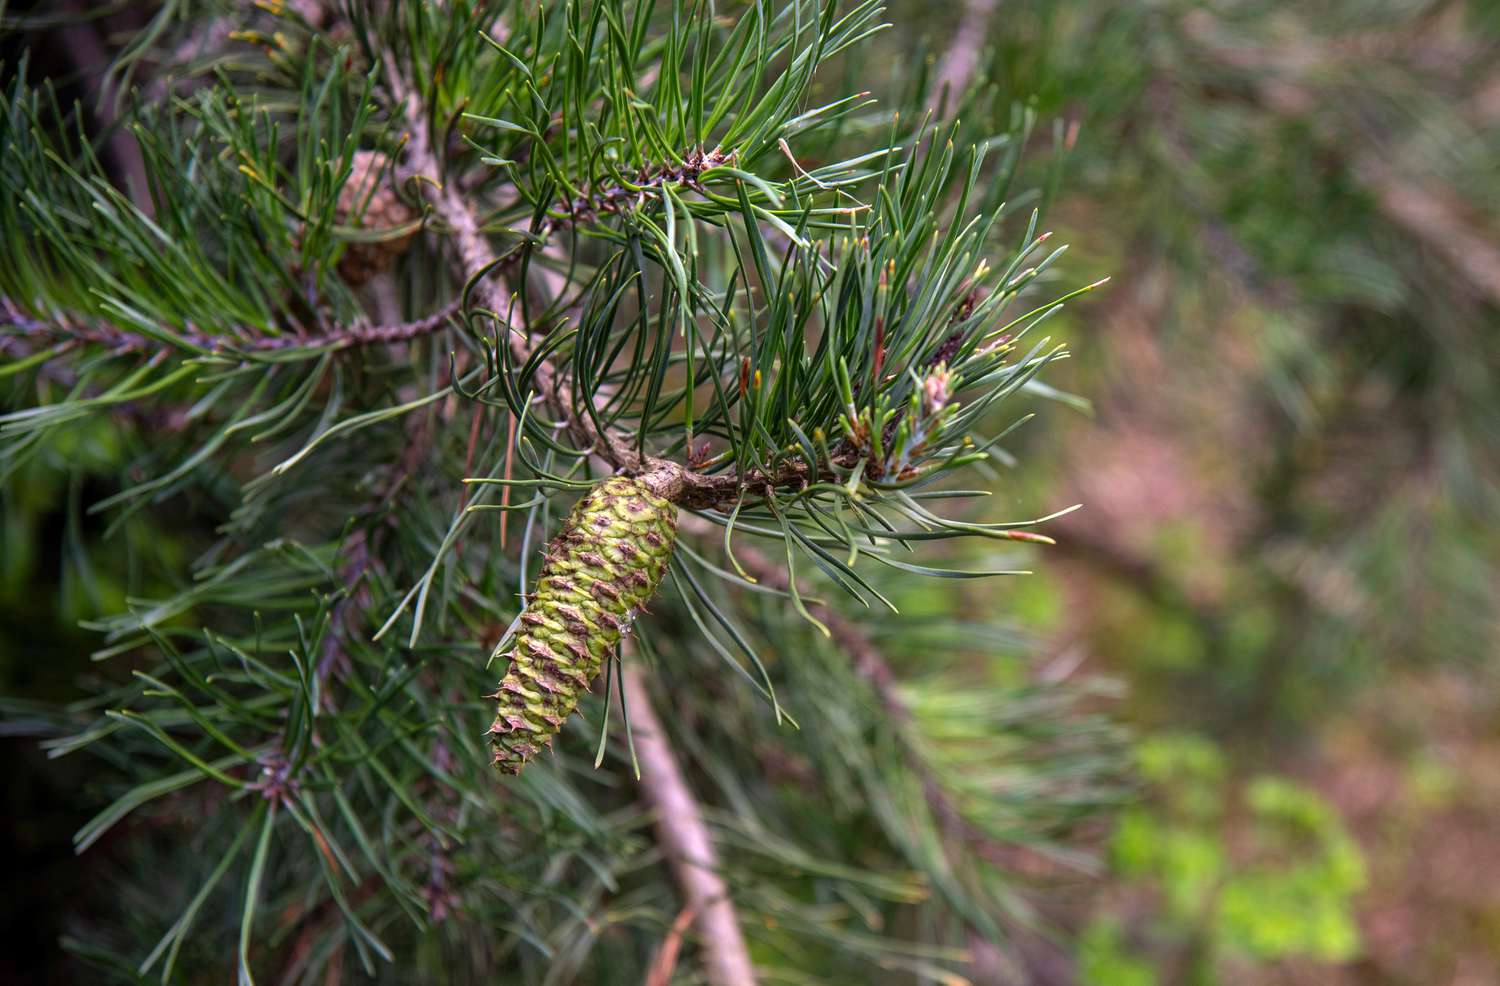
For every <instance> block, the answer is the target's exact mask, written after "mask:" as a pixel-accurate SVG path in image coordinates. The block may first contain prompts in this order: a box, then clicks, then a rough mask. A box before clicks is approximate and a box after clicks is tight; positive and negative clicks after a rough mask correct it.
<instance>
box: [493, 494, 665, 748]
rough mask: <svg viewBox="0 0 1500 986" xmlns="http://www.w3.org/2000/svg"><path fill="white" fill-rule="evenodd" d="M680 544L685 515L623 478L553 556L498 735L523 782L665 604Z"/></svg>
mask: <svg viewBox="0 0 1500 986" xmlns="http://www.w3.org/2000/svg"><path fill="white" fill-rule="evenodd" d="M676 538H677V508H676V506H675V505H673V504H672V503H670V502H668V501H667V500H664V499H662V498H660V497H658V496H656V495H655V494H653V493H652V492H651V491H650V490H648V489H647V488H646V487H645V486H643V485H642V484H641V483H639V482H638V481H636V480H633V479H629V478H626V477H623V476H616V477H613V478H611V479H607V480H605V481H603V482H602V483H600V484H599V485H598V486H596V487H594V489H592V490H591V491H589V493H588V494H587V495H586V496H585V497H584V498H583V499H582V500H580V501H579V502H578V505H577V506H575V507H574V508H573V512H572V513H571V514H569V516H568V519H567V521H566V522H565V523H564V525H563V529H562V532H561V533H559V534H558V536H557V537H556V538H555V539H553V541H552V543H551V544H550V545H549V546H548V548H547V556H546V557H547V561H546V564H545V565H544V566H543V569H542V573H541V576H540V577H539V578H538V580H537V586H536V592H535V593H534V595H533V597H532V601H531V604H530V606H528V608H527V610H526V612H525V613H524V614H523V615H522V617H521V630H520V631H519V632H518V633H517V635H516V638H515V643H514V646H513V647H512V648H511V651H510V655H509V657H510V667H509V669H508V670H507V672H506V675H505V679H504V680H503V681H502V682H501V683H500V688H499V689H498V691H496V693H495V695H496V701H497V703H498V709H497V711H496V715H495V722H494V724H493V725H492V726H491V727H490V734H491V737H492V739H493V741H494V746H495V764H496V765H497V766H499V767H500V768H501V769H502V770H505V771H507V772H510V773H518V772H519V771H520V770H521V768H522V767H523V766H525V764H526V762H527V761H528V760H530V759H531V758H532V757H534V756H535V755H536V754H537V753H539V752H541V750H543V749H545V748H546V747H547V746H549V745H551V742H552V738H553V737H554V736H555V735H556V734H557V731H558V730H559V729H560V728H561V727H562V724H563V722H564V721H565V720H566V719H567V717H568V716H569V715H571V714H572V712H573V710H574V709H575V708H576V707H577V705H578V701H579V699H580V698H581V697H582V696H583V694H584V692H586V691H587V690H588V688H589V686H590V685H591V683H592V682H593V680H594V678H595V677H596V676H597V675H598V673H599V670H600V669H601V668H602V667H603V666H604V661H605V659H606V658H607V657H608V656H609V653H610V651H611V650H612V649H613V648H614V646H615V644H616V643H617V642H618V641H619V639H620V636H621V634H622V633H623V632H624V631H625V629H626V628H627V627H629V626H630V623H631V621H632V620H633V619H634V617H635V614H636V613H637V612H638V611H639V610H640V609H641V608H642V607H643V606H644V605H645V603H646V602H647V600H649V599H650V598H651V596H652V595H654V594H655V592H656V588H657V586H658V585H659V584H660V582H661V579H662V576H663V575H665V574H666V570H667V565H668V563H669V562H670V561H671V557H672V549H673V546H674V545H675V544H676Z"/></svg>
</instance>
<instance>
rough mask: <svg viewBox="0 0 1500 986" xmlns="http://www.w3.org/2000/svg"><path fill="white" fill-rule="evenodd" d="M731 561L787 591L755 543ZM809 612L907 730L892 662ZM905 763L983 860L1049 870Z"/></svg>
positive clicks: (856, 629) (698, 525)
mask: <svg viewBox="0 0 1500 986" xmlns="http://www.w3.org/2000/svg"><path fill="white" fill-rule="evenodd" d="M681 524H682V529H683V530H684V531H686V532H692V533H696V534H699V535H709V534H711V533H712V527H711V526H710V525H709V524H708V523H706V522H705V521H703V520H700V519H699V518H697V517H684V518H683V519H682V522H681ZM734 557H735V559H736V560H737V561H738V562H739V564H740V566H741V567H742V568H743V569H744V570H745V572H746V573H748V574H749V575H750V576H751V577H753V578H754V579H755V581H756V582H757V583H758V584H759V585H761V586H763V587H765V588H767V589H774V590H777V591H780V592H787V591H790V589H791V586H792V580H791V578H790V577H789V576H788V573H787V570H786V567H785V566H784V565H779V564H777V563H776V562H774V561H772V560H771V559H770V558H769V557H767V556H766V555H764V554H762V553H761V552H760V551H759V550H758V549H757V548H755V547H754V546H753V545H748V544H737V545H736V546H735V549H734ZM806 605H807V608H808V611H809V612H810V613H811V614H812V615H813V616H814V617H815V618H816V619H817V620H818V621H819V622H821V623H822V624H823V625H825V626H826V627H828V631H829V635H830V637H831V638H832V639H833V640H836V641H838V643H839V646H840V648H841V649H843V650H844V651H845V652H846V653H847V654H848V655H849V659H850V661H849V666H850V668H851V669H852V670H853V671H854V673H855V674H856V675H858V676H859V677H860V678H862V679H864V681H865V683H866V684H868V685H869V686H870V689H871V691H873V692H874V693H875V696H876V698H878V699H879V701H880V705H881V708H882V710H883V711H884V712H885V714H886V716H887V717H888V718H889V719H890V720H891V721H892V722H893V723H894V724H895V725H896V727H897V728H898V729H906V728H909V725H910V723H911V720H912V718H913V715H912V710H911V707H910V706H909V705H908V704H907V702H906V699H905V698H904V697H903V696H902V694H901V682H900V679H899V678H898V677H897V675H896V672H895V670H894V669H893V668H892V667H891V665H890V662H888V661H887V660H886V659H885V655H884V654H882V653H881V652H880V648H879V647H878V646H877V645H876V644H875V642H874V641H873V640H871V639H870V636H869V634H867V633H865V631H864V630H863V629H862V628H861V627H860V625H859V624H858V623H856V622H855V621H854V620H852V619H850V618H849V617H847V616H845V615H844V614H843V613H842V612H840V611H839V610H837V609H834V608H833V607H831V606H828V605H827V604H825V603H819V602H811V601H809V602H807V604H806ZM907 753H908V756H907V764H908V766H909V767H910V768H911V769H912V771H913V772H915V773H916V775H917V776H918V778H919V779H920V780H921V783H922V791H923V794H925V795H926V797H927V799H928V805H929V807H930V808H931V810H932V814H933V817H934V818H936V819H937V820H938V822H939V824H940V825H941V826H942V828H943V829H944V831H945V832H946V833H947V834H948V835H950V836H954V837H956V838H958V839H959V840H960V841H961V842H963V843H964V844H965V845H967V847H968V848H969V849H970V850H972V851H973V852H975V853H976V854H977V855H979V856H980V857H982V858H983V859H985V860H986V861H988V862H990V863H992V864H994V865H996V866H1001V867H1005V868H1009V869H1023V870H1027V871H1031V872H1037V871H1046V870H1051V869H1053V868H1054V867H1055V861H1054V860H1052V859H1050V858H1048V857H1045V856H1041V855H1038V854H1035V853H1032V852H1030V851H1029V850H1027V849H1026V847H1024V846H1019V845H1015V844H1011V843H1004V842H1000V841H998V840H995V839H993V838H991V837H990V836H988V835H987V834H985V833H984V832H983V831H981V830H980V829H979V828H978V827H976V826H975V825H974V824H973V823H971V822H970V821H968V819H967V818H965V817H964V813H963V810H962V808H960V807H959V805H958V804H957V803H956V802H955V801H954V799H953V798H952V796H951V795H950V794H949V793H948V791H947V790H946V789H945V787H944V785H943V782H942V780H941V779H940V778H939V777H938V776H937V775H936V774H935V773H934V772H933V771H932V768H931V765H929V764H928V763H926V762H925V761H924V760H922V759H921V758H920V757H918V756H916V755H915V753H914V752H913V751H912V750H911V748H910V747H909V746H908V747H907Z"/></svg>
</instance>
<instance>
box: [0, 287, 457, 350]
mask: <svg viewBox="0 0 1500 986" xmlns="http://www.w3.org/2000/svg"><path fill="white" fill-rule="evenodd" d="M460 307H461V305H460V302H458V301H456V300H455V301H452V302H450V303H448V304H446V305H444V306H443V307H442V308H440V309H438V310H437V311H435V312H433V313H432V314H430V315H424V316H423V317H421V318H419V319H414V320H412V321H410V322H396V323H392V324H389V325H342V326H337V327H335V328H332V329H329V330H327V331H326V332H321V333H318V334H317V335H311V336H305V335H290V334H288V335H278V336H263V335H257V336H249V337H247V338H241V337H238V336H231V335H208V334H207V333H204V332H201V331H199V330H197V329H195V328H193V327H191V326H189V327H188V330H187V331H186V332H184V333H181V338H182V340H183V342H185V343H186V344H187V345H188V346H189V347H191V348H193V349H197V350H202V351H204V352H209V353H215V354H224V355H233V354H234V353H265V352H276V351H278V350H289V349H350V348H358V347H362V346H382V345H394V344H397V343H402V342H411V341H412V340H413V339H417V338H420V337H422V336H425V335H431V334H432V333H434V332H436V331H438V330H439V329H441V328H442V327H443V326H444V325H446V324H447V323H448V320H449V319H451V318H453V317H454V316H455V315H457V314H458V313H459V310H460ZM3 329H20V330H21V332H22V333H23V337H24V338H25V339H27V340H28V341H29V342H33V343H35V345H34V347H33V348H32V349H31V350H30V352H28V353H20V354H11V355H30V353H34V352H37V351H39V350H40V349H42V348H45V347H47V346H64V347H68V348H71V347H72V346H75V345H79V344H87V345H95V346H102V347H104V348H105V349H107V350H109V351H110V352H112V353H114V354H116V355H127V354H130V353H141V352H146V351H148V350H150V351H156V349H157V347H158V343H157V342H156V341H155V340H154V339H150V338H147V337H145V336H142V335H139V334H138V333H135V332H130V331H127V330H125V329H122V328H120V327H119V326H117V325H113V324H111V323H109V322H84V321H79V320H76V319H72V318H68V317H66V316H62V315H59V316H54V317H52V318H36V317H34V316H31V315H28V314H26V312H25V311H23V310H22V309H21V307H20V306H19V305H17V304H16V303H15V302H14V301H13V300H11V299H10V298H4V297H0V330H3Z"/></svg>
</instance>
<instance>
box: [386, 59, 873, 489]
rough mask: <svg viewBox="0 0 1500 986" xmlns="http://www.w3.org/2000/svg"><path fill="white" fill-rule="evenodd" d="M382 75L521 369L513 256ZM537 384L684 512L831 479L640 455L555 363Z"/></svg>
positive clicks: (524, 344)
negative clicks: (602, 425)
mask: <svg viewBox="0 0 1500 986" xmlns="http://www.w3.org/2000/svg"><path fill="white" fill-rule="evenodd" d="M384 77H385V83H386V86H387V88H388V90H389V93H390V96H391V100H392V102H393V104H394V105H396V106H399V107H401V108H402V112H403V113H404V114H405V117H406V122H407V128H408V139H407V143H406V151H405V156H406V160H405V163H404V165H403V171H404V174H405V176H406V177H407V178H409V179H410V178H418V177H424V178H426V179H428V181H426V182H423V184H427V185H430V186H434V187H436V188H437V192H436V201H435V202H434V203H433V206H434V209H433V211H434V214H435V216H436V218H438V219H439V220H441V222H442V223H443V225H445V226H446V227H447V229H448V231H449V233H450V234H451V236H452V237H453V242H454V246H455V247H456V249H457V251H458V259H459V265H460V273H461V274H462V275H463V277H464V279H465V280H469V279H472V278H475V277H479V276H481V275H484V278H483V280H482V281H481V282H480V283H479V284H478V285H477V287H476V289H475V292H474V297H473V304H472V307H473V308H474V309H477V310H481V311H489V312H492V313H493V314H494V315H495V317H497V318H499V319H501V320H502V321H503V324H504V326H505V330H506V345H507V346H508V348H509V350H510V354H511V357H512V359H513V360H514V361H515V363H516V364H517V365H521V364H524V363H526V362H527V361H528V360H529V359H530V358H531V354H532V343H531V336H530V334H529V331H528V330H527V327H526V326H524V325H516V324H515V321H516V314H515V302H516V298H515V295H514V294H513V293H512V292H511V290H510V288H509V287H508V286H507V285H506V284H505V282H504V279H503V278H501V277H498V276H495V275H496V274H498V273H500V272H502V271H503V269H504V268H505V266H506V264H507V260H508V258H506V257H501V256H500V255H498V254H496V252H495V250H494V247H493V246H491V244H490V242H489V240H488V238H486V237H485V235H484V234H483V233H482V232H481V231H480V230H481V227H482V225H483V224H482V223H481V221H480V218H479V213H478V211H477V210H476V209H475V207H474V205H473V204H472V203H470V202H469V201H468V200H466V199H465V198H464V197H463V195H462V193H461V190H460V188H459V185H458V183H457V182H456V181H450V182H448V183H446V184H442V183H438V182H437V178H438V176H440V175H442V174H443V169H442V167H441V165H440V163H439V161H438V158H437V155H436V154H435V153H434V152H433V149H432V145H431V142H430V139H429V137H428V134H427V122H426V121H427V111H426V108H425V103H424V102H423V100H422V97H421V96H420V94H419V93H418V92H417V91H416V90H415V89H414V88H413V87H412V86H411V85H410V84H409V83H408V82H407V81H406V80H405V79H404V78H403V77H402V75H401V73H400V70H399V69H398V68H397V67H396V65H395V64H394V63H393V62H392V61H391V60H387V62H386V65H385V76H384ZM706 160H707V159H706V158H700V159H699V161H698V164H697V165H694V167H698V168H702V169H706V167H707V166H708V165H707V164H706V163H705V161H706ZM676 173H677V172H655V173H653V174H654V176H655V177H654V180H656V181H661V180H668V179H669V178H670V176H671V175H672V174H676ZM618 205H619V203H618V202H616V201H615V199H614V198H613V197H609V196H606V198H604V199H602V200H600V201H598V202H590V201H589V200H580V201H579V202H577V203H574V204H573V205H572V207H571V210H570V212H569V216H570V217H571V219H572V221H579V220H582V219H585V218H588V217H590V216H592V215H595V214H598V213H601V212H610V211H613V209H615V208H617V207H618ZM518 255H519V254H514V255H513V256H518ZM534 380H535V386H536V390H537V392H538V394H539V395H540V396H541V398H542V401H543V403H544V404H545V406H546V407H547V408H548V410H549V411H550V412H551V413H552V414H553V415H554V416H555V417H556V419H557V420H558V421H559V422H561V423H562V425H563V426H564V427H565V428H566V430H567V432H568V433H569V435H571V437H572V439H573V441H574V442H576V443H577V445H578V447H579V448H581V449H586V450H588V451H589V452H591V453H592V454H594V455H597V456H599V458H601V459H602V460H603V461H605V462H606V463H608V464H609V465H610V466H611V467H612V468H614V469H616V470H617V471H619V472H622V473H626V474H630V475H635V476H637V477H639V478H640V480H641V481H642V482H643V483H645V484H646V485H647V486H649V487H650V488H651V489H652V490H653V491H654V492H655V493H656V494H657V495H659V496H661V497H664V498H666V499H668V500H671V501H672V502H673V503H676V504H678V505H680V506H683V507H687V508H690V509H712V508H716V507H722V506H724V505H726V504H729V503H733V502H734V501H735V500H736V499H738V498H739V497H741V496H743V495H744V491H745V490H747V489H748V490H751V491H759V490H764V489H767V488H787V487H793V488H795V487H799V486H803V485H806V484H807V483H808V482H811V481H812V480H814V479H819V478H824V479H826V478H832V477H833V472H832V469H831V466H825V467H824V471H823V473H821V474H820V475H818V476H813V475H810V473H809V469H808V467H807V465H806V464H805V463H803V462H801V461H797V462H792V463H788V464H786V465H784V466H783V467H781V468H780V469H779V470H777V471H776V472H774V473H769V474H768V473H762V472H760V471H759V470H751V471H749V472H747V473H745V474H733V473H726V474H717V475H711V476H710V475H704V474H702V473H697V472H693V471H691V470H690V469H688V468H686V467H684V466H683V465H681V464H680V463H677V462H674V461H672V460H670V459H661V458H657V457H655V456H648V455H641V454H639V453H637V452H636V451H635V450H634V449H633V448H631V447H630V442H629V440H628V438H626V437H623V436H621V435H618V434H615V433H614V432H612V431H608V430H605V431H601V430H599V429H598V428H597V427H596V426H595V424H594V422H593V421H592V420H591V418H590V417H589V416H588V415H583V414H577V413H575V412H574V398H573V392H572V388H571V387H570V386H569V384H568V382H567V381H566V380H565V379H564V378H563V376H562V375H561V374H559V373H557V371H556V370H555V369H554V368H553V367H552V366H551V365H550V364H548V363H546V362H541V363H540V364H539V365H538V366H537V367H536V371H535V373H534ZM836 458H837V462H836V464H837V465H841V466H845V467H852V466H853V465H854V464H855V463H856V462H857V461H858V459H859V454H858V452H857V451H856V450H854V449H846V450H844V451H843V452H842V453H840V454H838V455H836Z"/></svg>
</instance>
